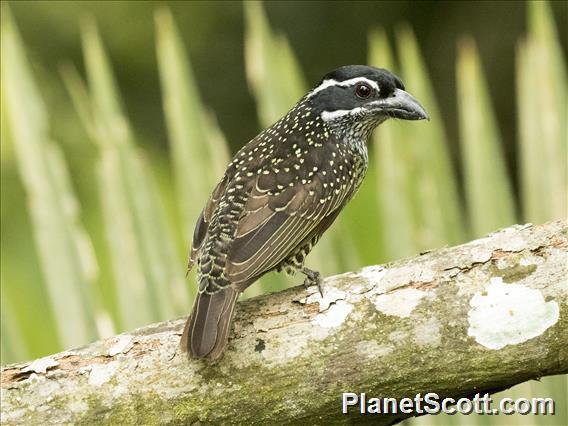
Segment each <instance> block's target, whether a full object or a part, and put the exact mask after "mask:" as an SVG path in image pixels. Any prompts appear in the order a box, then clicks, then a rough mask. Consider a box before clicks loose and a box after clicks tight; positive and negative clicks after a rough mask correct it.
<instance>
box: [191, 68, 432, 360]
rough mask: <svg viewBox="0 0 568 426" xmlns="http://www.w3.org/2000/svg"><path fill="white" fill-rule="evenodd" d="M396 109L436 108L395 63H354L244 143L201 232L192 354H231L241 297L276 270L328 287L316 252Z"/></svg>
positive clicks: (417, 116)
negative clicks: (374, 138) (415, 92)
mask: <svg viewBox="0 0 568 426" xmlns="http://www.w3.org/2000/svg"><path fill="white" fill-rule="evenodd" d="M388 118H399V119H403V120H422V119H425V118H428V115H427V114H426V111H424V108H422V106H421V105H420V104H419V103H418V101H417V100H416V99H414V98H413V97H412V96H411V95H410V94H408V93H407V92H406V91H405V90H404V85H403V84H402V81H401V80H400V79H399V78H398V77H396V76H395V75H393V74H392V73H390V72H389V71H387V70H385V69H380V68H374V67H369V66H363V65H349V66H344V67H341V68H338V69H336V70H334V71H332V72H330V73H329V74H327V75H326V76H325V77H324V78H323V80H322V81H321V82H320V83H319V85H317V86H316V87H315V88H314V89H312V90H311V91H310V92H309V93H308V94H306V95H305V96H304V97H303V98H302V99H300V101H299V102H298V103H297V104H296V105H295V106H294V107H293V108H292V109H291V110H290V111H289V112H288V113H287V114H286V115H285V116H284V117H282V118H281V119H280V120H278V121H277V122H276V123H274V124H273V125H272V126H271V127H269V128H268V129H266V130H264V131H262V132H261V133H260V134H259V135H258V136H256V137H255V138H254V139H252V140H251V141H250V142H249V143H248V144H246V145H245V146H244V147H243V148H242V149H241V150H240V151H239V152H237V154H236V155H235V157H234V158H233V160H232V161H231V163H230V164H229V166H228V167H227V170H226V171H225V175H224V176H223V178H222V179H221V182H219V184H218V185H217V186H216V187H215V189H214V190H213V193H212V194H211V197H210V198H209V200H208V201H207V204H206V205H205V208H204V209H203V211H202V213H201V215H200V216H199V219H198V220H197V224H196V226H195V232H194V234H193V243H192V247H191V252H190V256H189V268H190V269H191V267H192V266H193V265H194V264H195V263H197V280H198V282H199V292H198V295H197V298H196V300H195V304H194V306H193V311H192V312H191V315H190V316H189V318H188V320H187V323H186V325H185V329H184V332H183V336H182V340H181V346H182V349H183V350H184V351H186V352H187V353H188V354H189V356H190V357H192V358H209V359H211V360H215V359H217V358H219V357H220V356H221V355H222V354H223V351H224V349H225V347H226V345H227V341H228V337H229V331H230V326H231V320H232V316H233V311H234V309H235V303H236V301H237V297H238V296H239V294H240V293H241V292H242V291H244V290H245V289H246V288H247V287H248V286H249V285H251V284H252V283H253V282H255V281H256V280H258V279H259V278H260V277H261V276H262V275H264V274H266V273H267V272H269V271H272V270H278V271H281V270H284V271H286V272H288V273H294V272H296V271H301V272H303V273H304V274H305V275H306V281H305V283H306V285H311V284H317V285H318V287H319V284H320V281H321V278H320V274H319V273H318V272H316V271H312V270H310V269H308V268H306V267H304V261H305V259H306V256H307V255H308V253H309V252H310V250H311V249H312V248H313V247H314V245H315V244H316V243H317V242H318V240H319V238H320V237H321V235H322V234H323V233H324V232H325V231H326V229H328V228H329V226H330V225H331V224H332V223H333V221H334V220H335V219H336V218H337V216H338V214H339V212H340V211H341V210H342V209H343V207H345V205H346V204H347V202H348V201H349V200H350V199H351V198H352V197H353V195H354V194H355V192H356V191H357V189H358V188H359V186H360V185H361V182H362V181H363V178H364V176H365V173H366V171H367V165H368V155H367V139H368V138H369V135H370V134H371V132H372V131H373V129H374V128H375V127H377V126H378V125H379V124H381V123H382V122H383V121H385V120H387V119H388ZM320 291H321V289H320Z"/></svg>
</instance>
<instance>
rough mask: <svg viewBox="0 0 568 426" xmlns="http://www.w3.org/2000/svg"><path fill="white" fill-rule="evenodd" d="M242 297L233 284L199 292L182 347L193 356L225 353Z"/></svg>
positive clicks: (183, 337)
mask: <svg viewBox="0 0 568 426" xmlns="http://www.w3.org/2000/svg"><path fill="white" fill-rule="evenodd" d="M238 296H239V292H238V291H237V290H235V289H233V288H232V287H227V288H225V289H223V290H219V291H217V292H216V293H213V294H207V293H199V294H198V295H197V298H196V299H195V303H194V305H193V310H192V311H191V314H190V316H189V318H188V319H187V322H186V324H185V328H184V330H183V335H182V338H181V347H182V349H183V350H184V351H185V352H187V353H188V354H189V356H190V357H192V358H198V359H199V358H205V357H207V358H209V359H211V360H215V359H218V358H219V357H220V356H221V355H222V354H223V351H224V349H225V347H226V346H227V341H228V339H229V332H230V329H231V322H232V318H233V312H234V310H235V303H236V302H237V298H238Z"/></svg>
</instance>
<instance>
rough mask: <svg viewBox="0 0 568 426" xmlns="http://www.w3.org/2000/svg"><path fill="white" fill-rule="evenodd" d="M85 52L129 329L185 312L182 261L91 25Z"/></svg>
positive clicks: (108, 223)
mask: <svg viewBox="0 0 568 426" xmlns="http://www.w3.org/2000/svg"><path fill="white" fill-rule="evenodd" d="M83 51H84V54H85V64H86V69H87V75H88V80H89V94H90V95H89V96H90V99H91V108H90V110H91V111H92V116H93V117H92V118H93V125H92V128H93V129H94V135H93V136H94V140H95V142H97V145H98V147H99V150H100V160H99V164H98V167H97V171H98V178H99V182H98V184H99V192H100V195H101V203H102V207H103V214H104V222H105V228H106V234H107V241H108V246H109V250H110V253H111V260H112V264H113V270H114V276H115V281H116V283H117V286H116V287H117V288H116V292H117V294H118V301H119V303H118V305H119V310H120V318H121V326H122V327H123V328H128V329H130V328H134V327H137V326H140V325H143V324H147V323H150V322H153V321H157V320H161V319H166V318H171V317H172V316H174V315H177V314H180V313H182V312H185V311H186V310H187V300H188V294H187V289H186V285H185V282H184V278H183V265H184V262H183V260H182V259H180V258H178V256H177V253H176V250H175V243H174V239H173V234H172V231H171V229H170V226H169V224H168V222H167V220H166V215H165V211H164V208H163V202H162V200H161V199H160V195H159V194H158V192H157V187H156V183H155V180H154V176H153V175H152V173H151V170H150V168H149V166H148V165H147V163H146V160H145V158H144V157H143V155H142V154H141V152H140V151H139V150H138V148H137V147H136V146H135V144H134V140H133V137H132V133H131V130H130V125H129V123H128V120H127V118H126V116H125V115H124V112H123V109H122V103H121V100H120V96H119V93H118V90H117V87H116V84H115V82H114V78H113V75H112V71H111V67H110V64H109V62H108V59H107V57H106V53H105V52H104V48H103V45H102V42H101V40H100V36H99V34H98V32H97V29H96V27H95V24H94V22H92V21H87V22H86V23H85V25H84V26H83ZM79 87H80V86H79V85H76V88H75V89H76V90H75V93H76V96H75V99H76V102H75V104H76V105H79V104H80V102H79V101H78V100H80V99H81V96H82V95H81V94H80V92H79V90H78V88H79ZM82 110H86V108H82ZM80 112H81V111H80ZM83 115H86V114H85V113H84V112H83Z"/></svg>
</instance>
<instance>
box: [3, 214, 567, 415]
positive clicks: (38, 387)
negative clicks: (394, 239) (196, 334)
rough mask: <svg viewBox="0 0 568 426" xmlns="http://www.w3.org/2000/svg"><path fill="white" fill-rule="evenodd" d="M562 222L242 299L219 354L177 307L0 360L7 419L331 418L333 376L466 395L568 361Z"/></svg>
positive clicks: (357, 385) (370, 388)
mask: <svg viewBox="0 0 568 426" xmlns="http://www.w3.org/2000/svg"><path fill="white" fill-rule="evenodd" d="M567 253H568V241H567V225H566V222H565V221H557V222H552V223H548V224H545V225H538V226H533V225H522V226H519V225H516V226H513V227H510V228H507V229H504V230H501V231H499V232H496V233H494V234H491V235H489V236H487V237H484V238H482V239H479V240H475V241H472V242H470V243H467V244H464V245H461V246H457V247H453V248H444V249H441V250H436V251H432V252H429V253H426V254H423V255H420V256H418V257H415V258H411V259H407V260H401V261H397V262H393V263H391V264H388V265H385V266H370V267H367V268H364V269H362V270H360V271H359V272H350V273H346V274H343V275H338V276H334V277H329V278H327V279H326V280H325V282H324V287H323V288H324V298H323V299H322V298H321V297H320V296H319V293H318V292H317V289H316V288H310V289H308V290H306V289H305V288H304V287H303V286H300V287H295V288H291V289H288V290H285V291H282V292H280V293H276V294H269V295H265V296H261V297H257V298H255V299H250V300H247V301H244V302H241V303H239V304H238V307H237V314H236V320H235V324H234V328H233V331H232V334H231V340H230V343H229V348H228V350H227V352H226V353H225V355H224V357H223V358H222V359H221V360H220V361H219V362H217V363H216V364H213V365H211V364H207V363H205V362H196V361H188V360H187V359H186V358H185V357H184V356H183V355H182V354H181V352H180V350H179V348H178V344H179V339H180V335H181V332H182V327H183V324H184V318H181V319H177V320H172V321H168V322H164V323H160V324H153V325H149V326H147V327H143V328H140V329H138V330H135V331H132V332H130V333H124V334H121V335H118V336H115V337H113V338H109V339H106V340H102V341H98V342H95V343H93V344H91V345H88V346H85V347H83V348H80V349H75V350H70V351H66V352H62V353H59V354H55V355H52V356H49V357H46V358H42V359H39V360H35V361H33V362H32V363H24V364H18V365H8V366H5V367H2V377H1V391H2V394H1V420H2V423H3V424H22V423H25V424H31V423H33V424H49V423H56V422H57V423H59V422H73V423H78V424H81V423H86V424H95V423H97V424H98V423H103V424H104V423H112V424H134V423H137V424H153V423H170V424H194V423H198V424H199V423H218V424H237V423H248V424H264V423H267V422H268V421H269V420H273V421H274V420H276V421H277V422H278V423H280V424H288V423H290V424H298V423H299V422H303V423H306V424H328V423H341V422H347V421H356V422H357V421H365V420H372V421H374V422H376V423H378V424H389V423H392V422H393V421H395V420H397V419H396V418H393V417H381V418H377V416H371V418H369V417H365V418H363V417H358V415H357V414H356V410H352V411H353V414H350V415H348V416H342V415H341V395H342V392H354V393H360V392H366V393H367V394H368V395H369V396H383V397H394V398H401V397H404V396H409V397H414V395H415V394H416V393H418V392H421V393H423V394H424V393H426V392H437V393H438V394H440V395H441V396H454V397H458V396H467V395H472V394H473V393H475V392H478V391H485V390H487V391H495V390H499V389H503V388H507V387H510V386H512V385H514V384H517V383H521V382H523V381H526V380H529V379H536V378H539V377H541V376H546V375H552V374H562V373H566V372H568V342H567V322H568V321H567V317H568V301H567V298H568V297H567V282H566V277H567V261H568V254H567Z"/></svg>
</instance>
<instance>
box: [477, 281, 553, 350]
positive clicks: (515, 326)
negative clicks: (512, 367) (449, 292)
mask: <svg viewBox="0 0 568 426" xmlns="http://www.w3.org/2000/svg"><path fill="white" fill-rule="evenodd" d="M469 304H470V306H471V309H470V310H469V313H468V322H469V328H468V331H467V334H468V336H472V337H474V338H475V340H476V342H477V343H479V344H480V345H483V346H485V347H486V348H489V349H501V348H503V347H505V346H507V345H515V344H519V343H522V342H526V341H527V340H529V339H532V338H534V337H537V336H540V335H541V334H542V333H544V332H545V331H546V329H548V328H549V327H551V326H553V325H554V324H555V323H556V322H557V321H558V318H559V316H560V309H559V307H558V303H557V302H555V301H553V300H552V301H550V302H545V300H544V297H543V295H542V293H541V292H540V291H539V290H535V289H532V288H529V287H526V286H524V285H520V284H505V283H503V279H502V278H500V277H497V278H491V281H490V282H489V284H488V285H487V286H486V287H485V291H483V292H478V293H476V294H475V295H474V296H473V297H472V298H471V300H470V302H469Z"/></svg>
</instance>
